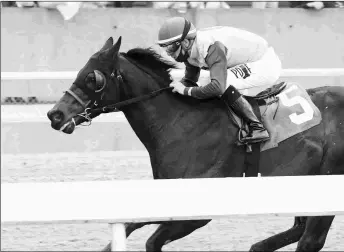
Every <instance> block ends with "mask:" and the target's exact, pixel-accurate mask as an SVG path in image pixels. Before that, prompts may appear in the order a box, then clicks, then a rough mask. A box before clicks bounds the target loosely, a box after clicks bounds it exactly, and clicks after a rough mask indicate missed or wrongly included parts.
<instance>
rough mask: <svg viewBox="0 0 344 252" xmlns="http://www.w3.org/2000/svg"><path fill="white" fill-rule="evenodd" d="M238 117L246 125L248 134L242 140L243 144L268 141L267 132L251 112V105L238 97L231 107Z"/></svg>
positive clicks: (241, 97)
mask: <svg viewBox="0 0 344 252" xmlns="http://www.w3.org/2000/svg"><path fill="white" fill-rule="evenodd" d="M231 107H232V108H233V109H234V112H236V113H237V114H238V115H239V116H241V117H242V118H243V119H244V120H245V121H246V122H247V124H248V129H249V134H248V135H247V136H246V137H245V138H243V139H242V142H244V143H258V142H263V141H267V140H269V139H270V136H269V132H268V131H267V130H266V129H265V127H264V126H263V124H262V123H261V122H260V121H259V120H258V118H257V116H256V115H255V113H254V112H253V108H252V106H251V104H250V103H249V102H248V101H247V100H246V99H245V98H244V97H243V96H240V97H239V98H238V99H237V100H236V101H235V102H234V103H233V104H232V106H231Z"/></svg>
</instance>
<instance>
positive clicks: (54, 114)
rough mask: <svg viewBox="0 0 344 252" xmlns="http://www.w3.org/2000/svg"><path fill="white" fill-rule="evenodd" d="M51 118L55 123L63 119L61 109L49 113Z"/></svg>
mask: <svg viewBox="0 0 344 252" xmlns="http://www.w3.org/2000/svg"><path fill="white" fill-rule="evenodd" d="M48 117H49V118H50V120H51V121H52V122H54V123H59V122H61V121H62V120H63V113H62V112H61V111H54V112H52V113H50V114H48Z"/></svg>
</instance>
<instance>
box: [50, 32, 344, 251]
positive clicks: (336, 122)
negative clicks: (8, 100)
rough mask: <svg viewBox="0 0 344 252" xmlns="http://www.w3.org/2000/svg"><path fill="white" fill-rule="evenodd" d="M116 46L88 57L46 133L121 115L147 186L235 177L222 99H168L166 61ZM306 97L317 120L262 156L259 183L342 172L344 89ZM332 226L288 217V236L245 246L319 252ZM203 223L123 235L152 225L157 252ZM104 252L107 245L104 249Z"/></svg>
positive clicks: (239, 171)
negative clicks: (142, 154)
mask: <svg viewBox="0 0 344 252" xmlns="http://www.w3.org/2000/svg"><path fill="white" fill-rule="evenodd" d="M120 45H121V37H120V38H119V39H118V41H117V42H116V43H115V44H113V39H112V37H110V38H109V39H108V40H107V41H106V43H105V44H104V46H103V47H102V48H101V49H100V50H99V51H98V52H96V53H95V54H94V55H92V56H91V57H90V58H89V60H88V62H87V63H86V65H85V66H84V67H83V68H82V69H81V70H80V71H79V72H78V75H77V77H76V79H75V81H74V82H73V84H72V85H71V87H70V89H69V90H67V91H66V93H65V94H64V95H63V96H62V97H61V99H60V100H59V101H58V102H57V103H56V104H55V106H54V107H53V108H52V109H51V110H50V111H49V112H48V114H47V116H48V118H49V119H50V121H51V126H52V128H54V129H55V130H61V131H63V132H64V133H67V134H71V133H72V132H73V131H74V129H75V126H77V125H79V124H82V123H85V122H90V121H91V120H92V118H94V117H96V116H98V115H100V114H101V113H107V112H114V111H121V112H123V113H124V115H125V117H126V119H127V120H128V122H129V124H130V125H131V127H132V129H133V130H134V132H135V134H136V135H137V137H138V138H139V139H140V141H141V142H142V143H143V144H144V146H145V148H146V149H147V151H148V153H149V157H150V162H151V166H152V172H153V177H154V179H176V178H210V177H212V178H214V177H239V176H242V175H243V171H244V169H245V165H244V159H245V155H246V149H245V147H244V146H238V145H236V144H234V142H235V140H236V139H237V135H238V130H239V129H238V127H237V125H236V124H235V123H234V121H233V120H232V119H231V117H230V116H229V114H228V109H227V107H226V106H225V104H224V103H223V102H222V101H221V99H217V98H215V99H209V100H198V99H194V98H192V97H185V96H181V95H178V94H175V93H172V92H171V88H170V87H169V83H171V76H170V70H172V69H174V68H176V65H175V64H174V63H173V62H170V61H168V60H166V59H164V58H163V57H162V56H161V55H159V54H157V53H156V52H155V51H154V50H153V49H151V48H146V49H144V48H134V49H131V50H129V51H128V52H126V53H124V52H119V49H120ZM307 92H308V94H309V95H310V97H311V99H312V101H313V102H314V104H315V105H316V106H317V107H318V108H319V110H320V112H321V115H322V119H323V120H322V121H321V123H320V124H318V125H316V126H314V127H312V128H311V129H308V130H306V131H304V132H302V133H300V134H297V135H295V136H292V137H289V138H288V139H286V140H285V141H283V142H281V143H280V144H279V146H278V147H277V148H272V149H269V150H266V151H264V152H261V153H260V155H261V156H260V161H259V165H260V167H261V170H260V173H261V176H298V175H327V174H328V175H331V174H337V175H338V174H343V173H344V155H343V154H344V141H343V139H344V88H343V87H319V88H314V89H309V90H307ZM291 186H292V185H291ZM319 186H321V185H319ZM305 190H307V185H305ZM219 193H222V194H223V195H224V197H223V200H227V199H226V196H225V195H226V193H228V194H229V193H231V194H233V193H235V192H219ZM309 193H312V192H309ZM295 196H296V197H297V195H295ZM114 197H115V196H114ZM228 200H229V198H228ZM272 200H273V199H272ZM319 204H321V200H320V199H319ZM180 207H182V206H180ZM252 207H254V206H252ZM333 219H334V216H309V217H307V216H304V217H295V223H294V225H293V226H292V227H291V228H290V229H289V230H287V231H285V232H282V233H279V234H277V235H274V236H272V237H270V238H268V239H266V240H263V241H260V242H258V243H256V244H254V245H252V246H251V249H250V251H274V250H277V249H279V248H282V247H284V246H287V245H289V244H291V243H294V242H298V245H297V249H296V251H320V250H321V249H322V247H323V245H324V243H325V240H326V236H327V233H328V231H329V228H330V226H331V224H332V221H333ZM210 221H211V220H186V221H166V222H155V223H153V222H145V223H127V224H126V235H127V237H128V236H129V235H130V234H131V233H132V232H133V231H134V230H136V229H138V228H141V227H143V226H145V225H147V224H159V227H158V228H157V230H156V231H155V232H154V234H153V235H152V236H151V237H150V238H149V239H148V241H147V242H146V250H147V251H161V250H162V247H163V246H164V245H166V244H168V243H170V242H172V241H175V240H177V239H181V238H183V237H185V236H187V235H189V234H190V233H192V232H193V231H195V230H196V229H198V228H201V227H203V226H205V225H206V224H207V223H209V222H210ZM110 248H111V243H110V244H108V245H107V246H106V247H105V248H104V250H109V249H110Z"/></svg>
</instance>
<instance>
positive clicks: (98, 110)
mask: <svg viewBox="0 0 344 252" xmlns="http://www.w3.org/2000/svg"><path fill="white" fill-rule="evenodd" d="M122 56H123V55H122ZM123 57H124V56H123ZM125 59H126V60H128V61H129V62H130V63H132V64H133V65H135V66H136V67H138V68H139V69H140V70H142V71H143V72H145V73H146V74H148V75H150V76H151V77H152V78H153V79H155V80H156V81H158V82H161V81H162V78H160V77H159V76H157V75H156V74H154V73H152V72H150V71H147V70H146V69H144V68H143V67H142V66H140V65H138V64H136V63H134V62H133V61H131V60H129V59H128V58H127V57H125ZM95 71H97V70H95ZM98 73H100V72H99V71H98ZM101 74H102V73H101ZM110 79H111V80H112V81H113V82H114V83H115V84H117V86H119V85H125V82H124V80H123V77H122V75H121V73H120V70H119V69H117V68H116V67H114V69H113V71H112V73H111V75H110ZM103 80H104V86H103V87H102V88H101V89H100V90H99V91H95V94H96V95H97V97H96V98H95V99H90V100H89V101H87V102H84V101H83V100H82V99H80V97H79V96H78V95H77V94H75V93H74V92H73V91H72V90H70V89H68V90H66V91H65V93H68V94H69V95H71V96H72V97H73V98H74V99H75V100H76V101H77V102H78V103H79V104H80V105H81V106H82V107H83V108H84V111H83V112H82V113H80V114H77V115H78V116H81V117H83V118H85V119H86V120H87V122H88V123H89V124H88V125H86V126H89V125H90V124H91V121H92V118H91V115H100V114H103V113H111V112H119V111H121V108H123V107H125V106H129V105H132V104H135V103H138V102H141V101H144V100H147V99H150V98H152V97H154V96H156V95H158V94H161V93H162V92H164V91H167V90H171V89H173V87H164V88H161V89H158V90H155V91H152V92H150V93H148V94H144V95H141V96H138V97H134V98H131V99H127V100H124V101H120V102H117V103H114V104H110V105H106V106H102V107H98V106H99V103H100V101H101V100H102V99H103V97H104V94H105V92H104V91H105V89H106V86H107V80H106V78H105V77H104V79H103ZM116 81H117V82H116ZM118 83H119V84H118ZM117 90H119V88H117ZM90 104H92V105H91V106H89V105H90ZM72 121H73V122H74V124H75V121H74V118H73V119H72Z"/></svg>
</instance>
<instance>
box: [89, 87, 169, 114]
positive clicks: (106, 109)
mask: <svg viewBox="0 0 344 252" xmlns="http://www.w3.org/2000/svg"><path fill="white" fill-rule="evenodd" d="M123 83H124V82H123ZM172 88H173V87H164V88H161V89H159V90H156V91H153V92H151V93H149V94H145V95H141V96H139V97H135V98H131V99H128V100H125V101H121V102H117V103H115V104H111V105H106V106H103V107H101V108H95V109H91V110H90V112H92V113H99V112H101V113H110V112H118V111H120V109H119V108H120V107H124V106H128V105H131V104H134V103H138V102H140V101H143V100H147V99H149V98H152V97H154V96H156V95H158V94H160V93H162V92H163V91H166V90H169V89H172Z"/></svg>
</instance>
